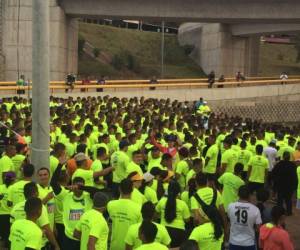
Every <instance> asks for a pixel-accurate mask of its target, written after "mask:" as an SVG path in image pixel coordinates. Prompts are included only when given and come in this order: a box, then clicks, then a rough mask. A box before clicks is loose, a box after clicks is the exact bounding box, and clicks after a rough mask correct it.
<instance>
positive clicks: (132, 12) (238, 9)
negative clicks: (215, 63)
mask: <svg viewBox="0 0 300 250" xmlns="http://www.w3.org/2000/svg"><path fill="white" fill-rule="evenodd" d="M59 4H60V5H61V6H62V8H63V9H64V10H65V13H66V14H67V15H69V16H72V17H86V16H90V17H93V16H94V17H110V18H120V19H134V20H145V19H148V20H149V19H150V20H163V19H164V20H170V21H181V22H186V21H189V22H194V21H197V22H212V23H241V22H244V23H249V22H254V23H261V22H263V23H265V22H270V23H274V22H276V23H285V22H287V23H291V22H300V5H299V1H297V0H284V1H282V0H251V1H249V0H209V1H208V0H163V1H162V0H151V1H147V0H59Z"/></svg>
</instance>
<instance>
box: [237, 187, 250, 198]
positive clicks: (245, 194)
mask: <svg viewBox="0 0 300 250" xmlns="http://www.w3.org/2000/svg"><path fill="white" fill-rule="evenodd" d="M238 195H239V197H240V198H241V199H244V200H248V199H249V197H250V195H251V193H250V189H249V187H248V186H246V185H243V186H240V188H239V192H238Z"/></svg>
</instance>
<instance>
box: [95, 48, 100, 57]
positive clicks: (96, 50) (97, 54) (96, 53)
mask: <svg viewBox="0 0 300 250" xmlns="http://www.w3.org/2000/svg"><path fill="white" fill-rule="evenodd" d="M100 51H101V50H100V49H99V48H94V49H93V54H94V57H96V58H97V57H98V56H99V55H100Z"/></svg>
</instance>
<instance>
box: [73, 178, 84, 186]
mask: <svg viewBox="0 0 300 250" xmlns="http://www.w3.org/2000/svg"><path fill="white" fill-rule="evenodd" d="M72 183H73V184H74V183H83V184H84V179H83V178H82V177H79V176H77V177H75V178H74V179H73V180H72Z"/></svg>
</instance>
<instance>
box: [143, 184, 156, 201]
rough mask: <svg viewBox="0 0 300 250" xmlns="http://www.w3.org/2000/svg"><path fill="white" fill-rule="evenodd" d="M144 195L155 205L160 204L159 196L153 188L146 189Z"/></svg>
mask: <svg viewBox="0 0 300 250" xmlns="http://www.w3.org/2000/svg"><path fill="white" fill-rule="evenodd" d="M144 195H145V198H146V199H147V201H151V202H152V203H153V204H156V203H157V202H158V200H157V194H156V192H155V191H154V190H153V189H152V188H151V187H148V186H146V187H145V192H144Z"/></svg>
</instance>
